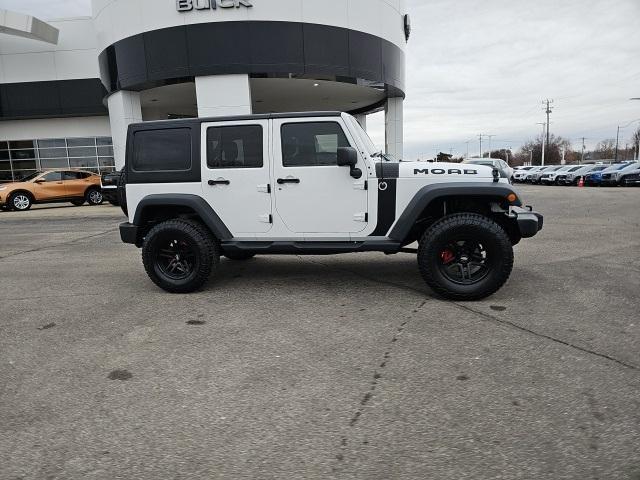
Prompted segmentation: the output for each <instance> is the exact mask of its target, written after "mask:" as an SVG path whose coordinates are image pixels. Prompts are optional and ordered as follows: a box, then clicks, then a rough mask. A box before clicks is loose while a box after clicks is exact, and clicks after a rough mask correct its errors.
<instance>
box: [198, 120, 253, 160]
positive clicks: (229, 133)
mask: <svg viewBox="0 0 640 480" xmlns="http://www.w3.org/2000/svg"><path fill="white" fill-rule="evenodd" d="M262 146H263V140H262V127H261V126H260V125H242V126H235V127H213V128H209V129H208V130H207V166H208V167H209V168H262V165H263V160H262V155H263V149H262Z"/></svg>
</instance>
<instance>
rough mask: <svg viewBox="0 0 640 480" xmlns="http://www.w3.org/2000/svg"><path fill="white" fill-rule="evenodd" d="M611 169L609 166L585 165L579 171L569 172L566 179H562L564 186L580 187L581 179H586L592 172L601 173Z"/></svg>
mask: <svg viewBox="0 0 640 480" xmlns="http://www.w3.org/2000/svg"><path fill="white" fill-rule="evenodd" d="M606 168H609V165H584V166H583V167H580V168H579V169H578V170H574V171H570V172H567V174H566V175H565V177H564V179H561V182H560V183H562V184H563V185H578V182H580V179H581V178H584V177H585V176H586V175H587V174H589V173H591V172H600V171H602V170H605V169H606Z"/></svg>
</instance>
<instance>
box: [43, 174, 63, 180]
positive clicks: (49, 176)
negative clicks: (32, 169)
mask: <svg viewBox="0 0 640 480" xmlns="http://www.w3.org/2000/svg"><path fill="white" fill-rule="evenodd" d="M42 180H44V181H45V182H59V181H60V180H62V172H49V173H47V174H46V175H44V176H43V177H42Z"/></svg>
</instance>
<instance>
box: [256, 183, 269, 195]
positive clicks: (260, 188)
mask: <svg viewBox="0 0 640 480" xmlns="http://www.w3.org/2000/svg"><path fill="white" fill-rule="evenodd" d="M258 191H259V192H261V193H271V185H270V184H268V183H267V184H262V185H258Z"/></svg>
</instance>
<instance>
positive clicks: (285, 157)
mask: <svg viewBox="0 0 640 480" xmlns="http://www.w3.org/2000/svg"><path fill="white" fill-rule="evenodd" d="M281 136H282V165H283V166H285V167H318V166H331V165H337V164H338V148H341V147H348V146H350V145H349V141H348V140H347V137H346V136H345V134H344V132H343V131H342V128H341V127H340V125H339V124H338V123H335V122H313V123H288V124H285V125H283V126H282V130H281Z"/></svg>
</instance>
